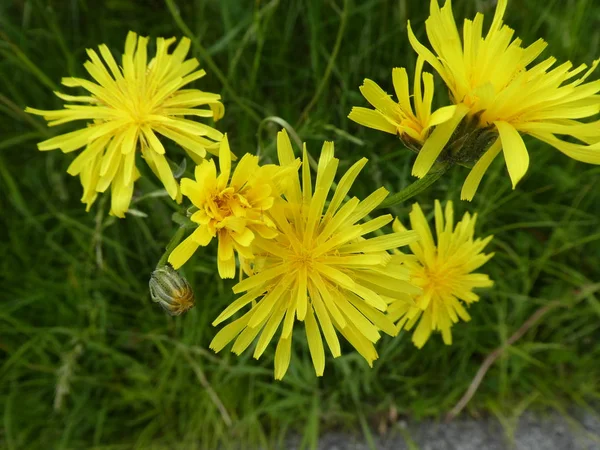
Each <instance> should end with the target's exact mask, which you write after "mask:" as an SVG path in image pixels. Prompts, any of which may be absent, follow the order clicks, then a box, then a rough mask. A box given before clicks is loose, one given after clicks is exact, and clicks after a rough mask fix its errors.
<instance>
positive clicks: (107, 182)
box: [26, 32, 224, 217]
mask: <svg viewBox="0 0 600 450" xmlns="http://www.w3.org/2000/svg"><path fill="white" fill-rule="evenodd" d="M174 42H175V38H171V39H164V38H158V39H157V41H156V56H155V57H154V58H152V59H151V60H150V61H149V62H148V52H147V45H148V38H146V37H138V36H137V35H136V34H135V33H134V32H129V34H128V35H127V40H126V42H125V53H124V54H123V65H122V67H119V66H118V65H117V63H116V61H115V59H114V57H113V55H112V54H111V52H110V50H109V49H108V47H107V46H106V45H101V46H100V47H99V51H100V55H102V58H103V59H104V61H102V59H101V58H100V56H98V53H96V51H94V50H91V49H88V50H87V53H88V56H89V58H90V60H89V61H88V62H86V63H85V64H84V67H85V69H86V70H87V71H88V73H89V74H90V75H91V76H92V78H93V79H94V80H95V81H96V82H93V81H89V80H85V79H82V78H63V79H62V84H63V85H65V86H67V87H82V88H83V89H85V90H86V91H88V92H89V95H85V96H73V95H66V94H62V93H60V92H55V94H56V95H57V96H58V97H60V98H61V99H62V100H64V101H66V102H73V103H81V104H71V103H69V104H66V105H65V109H61V110H56V111H43V110H39V109H34V108H27V109H26V111H27V112H29V113H32V114H38V115H41V116H43V117H44V118H45V119H46V120H47V121H49V122H48V125H49V126H54V125H60V124H63V123H66V122H71V121H76V120H86V121H90V122H91V123H89V124H88V125H87V126H86V127H85V128H83V129H81V130H77V131H73V132H70V133H66V134H62V135H59V136H56V137H53V138H51V139H48V140H46V141H44V142H40V143H39V144H38V148H39V149H40V150H44V151H45V150H54V149H61V150H62V151H63V152H64V153H69V152H72V151H74V150H77V149H80V148H82V147H85V149H84V150H83V151H82V152H81V153H80V154H79V155H78V156H77V158H75V160H73V162H72V163H71V165H70V166H69V168H68V169H67V172H68V173H69V174H71V175H80V178H81V184H82V185H83V197H82V199H81V200H82V202H84V203H86V204H87V210H89V208H90V207H91V205H92V203H93V202H94V201H95V199H96V197H97V195H98V193H99V192H105V191H106V189H107V188H108V186H111V194H112V198H111V213H112V214H114V215H116V216H118V217H124V214H125V212H126V211H127V209H128V208H129V204H130V202H131V197H132V195H133V184H134V181H135V180H136V179H137V178H138V177H139V172H138V170H137V168H136V163H135V159H136V153H137V152H136V150H137V149H138V148H139V149H140V151H141V154H142V156H143V157H144V159H145V160H146V163H147V164H148V165H149V166H150V168H151V169H152V171H153V172H154V173H155V174H156V176H157V177H158V178H159V179H160V180H161V182H162V183H163V185H164V186H165V189H166V190H167V192H168V193H169V195H170V196H171V198H173V199H177V200H178V201H179V200H180V198H181V194H180V192H179V186H178V184H177V181H176V180H175V178H174V177H173V173H172V172H171V168H170V167H169V163H168V162H167V159H166V158H165V148H164V146H163V144H162V143H161V141H160V139H159V138H158V136H157V134H158V135H161V136H163V137H166V138H168V139H171V140H173V141H175V142H176V143H177V144H179V145H180V146H181V147H183V148H184V149H185V150H186V151H187V153H188V154H189V155H190V157H191V158H192V159H193V160H194V161H196V162H199V161H201V160H202V158H204V156H205V155H206V152H207V151H210V152H214V151H216V148H217V145H218V144H217V142H218V141H219V140H220V139H221V137H222V134H221V133H220V132H219V131H217V130H215V129H214V128H211V127H209V126H207V125H204V124H202V123H199V122H195V121H193V120H189V119H185V118H184V117H185V116H198V117H213V118H214V119H215V120H218V119H220V118H221V117H222V116H223V112H224V109H223V105H222V104H221V103H220V101H219V100H220V96H219V95H218V94H212V93H210V92H202V91H200V90H198V89H182V88H183V87H184V86H185V85H187V84H189V83H191V82H192V81H194V80H197V79H199V78H201V77H203V76H204V75H205V72H204V70H197V68H198V65H199V63H198V61H197V60H196V59H188V60H186V59H185V57H186V55H187V53H188V51H189V48H190V40H189V39H187V38H183V39H182V40H181V41H180V42H179V44H178V45H177V47H176V48H175V50H174V51H173V53H168V50H169V47H170V46H171V45H172V44H173V43H174ZM107 67H108V69H107ZM202 105H207V106H208V108H207V109H200V108H197V107H198V106H202Z"/></svg>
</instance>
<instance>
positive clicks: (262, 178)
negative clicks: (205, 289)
mask: <svg viewBox="0 0 600 450" xmlns="http://www.w3.org/2000/svg"><path fill="white" fill-rule="evenodd" d="M219 168H220V174H219V175H218V176H217V169H216V166H215V162H214V161H213V160H212V159H211V160H210V161H203V162H202V163H201V164H200V165H198V166H196V171H195V178H196V180H195V181H194V180H191V179H189V178H184V179H182V180H181V192H182V193H183V195H185V196H186V197H189V199H190V200H191V202H192V204H193V205H194V207H195V208H197V211H195V212H194V213H193V214H192V216H191V220H192V222H195V223H197V224H198V227H197V228H196V230H194V232H193V233H192V234H191V235H190V236H189V237H188V238H187V239H185V240H184V241H183V242H182V243H181V244H179V245H178V246H177V247H176V248H175V249H174V250H173V252H171V254H170V255H169V263H170V264H171V265H172V266H173V267H174V268H175V269H178V268H179V267H181V266H182V265H183V264H184V263H185V262H186V261H187V260H188V259H190V258H191V256H192V255H193V254H194V252H195V251H196V250H197V249H198V247H199V246H206V245H208V244H209V243H210V242H211V240H212V239H213V238H214V237H217V239H218V241H219V248H218V256H217V265H218V270H219V275H220V276H221V278H233V277H234V276H235V252H237V253H238V254H239V255H240V256H241V257H242V259H252V258H253V257H254V255H253V252H252V247H251V244H252V242H253V241H254V239H255V236H256V235H257V234H258V235H259V236H262V237H263V238H264V239H272V238H273V237H275V236H276V234H277V231H276V227H275V224H274V223H273V221H272V220H271V219H270V218H269V216H268V215H267V211H269V209H271V207H272V206H273V203H274V201H275V197H277V196H279V195H280V192H279V191H280V189H281V185H282V184H284V181H285V178H286V176H289V175H290V173H291V171H292V170H297V168H298V165H297V164H294V161H291V162H290V163H289V164H287V165H286V167H279V166H276V165H274V164H268V165H264V166H259V165H258V157H257V156H255V155H251V154H249V153H247V154H245V155H244V156H243V158H242V159H241V160H240V161H239V163H238V164H237V166H236V168H235V170H234V171H233V175H231V151H230V149H229V142H228V140H227V135H225V136H224V137H223V139H222V140H221V145H220V149H219ZM230 176H231V179H230Z"/></svg>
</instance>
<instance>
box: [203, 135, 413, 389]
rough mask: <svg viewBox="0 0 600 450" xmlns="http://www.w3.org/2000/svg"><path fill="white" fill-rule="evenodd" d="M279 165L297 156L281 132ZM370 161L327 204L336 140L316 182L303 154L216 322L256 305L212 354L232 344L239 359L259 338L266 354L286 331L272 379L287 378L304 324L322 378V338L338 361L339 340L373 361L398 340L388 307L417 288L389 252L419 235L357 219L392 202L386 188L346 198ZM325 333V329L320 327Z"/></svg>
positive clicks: (225, 332)
mask: <svg viewBox="0 0 600 450" xmlns="http://www.w3.org/2000/svg"><path fill="white" fill-rule="evenodd" d="M277 152H278V155H279V163H280V164H281V165H288V164H291V163H292V162H293V161H294V152H293V150H292V146H291V143H290V141H289V138H288V136H287V133H286V132H285V131H281V132H280V133H279V135H278V139H277ZM366 162H367V160H366V159H365V158H363V159H361V160H360V161H358V162H357V163H355V164H354V165H353V166H352V167H350V169H348V171H347V172H346V173H345V174H344V175H343V176H342V178H341V180H340V182H339V184H338V185H337V187H336V188H335V191H334V193H333V196H332V197H331V200H330V201H329V204H328V205H327V206H326V202H327V199H328V198H329V192H330V190H331V187H332V183H333V181H334V177H335V174H336V171H337V168H338V163H339V160H338V159H337V158H335V157H334V149H333V143H331V142H326V143H325V144H324V146H323V150H322V151H321V156H320V158H319V162H318V167H317V174H316V180H315V183H314V188H313V183H312V177H311V173H310V165H309V159H308V155H307V151H306V148H305V149H304V153H303V157H302V169H301V170H302V173H301V177H300V178H301V180H302V183H300V180H299V179H298V177H297V176H294V177H293V178H292V179H291V180H290V182H289V183H288V184H287V185H286V186H285V187H284V190H283V197H278V198H276V199H275V202H274V203H273V207H272V208H270V209H269V210H268V211H266V212H265V214H266V215H268V216H269V217H270V218H271V220H272V222H273V223H274V224H275V226H276V229H277V234H276V235H275V236H274V237H273V238H272V239H269V238H268V237H265V236H257V237H256V238H255V239H254V241H253V247H254V254H255V258H254V259H252V261H251V264H250V265H249V268H248V275H249V277H248V278H246V279H245V280H243V281H241V282H240V283H238V284H236V285H235V286H234V287H233V291H234V292H235V293H236V294H239V293H243V295H242V296H241V297H239V298H238V299H237V300H235V301H234V302H233V303H232V304H231V305H230V306H229V307H228V308H227V309H226V310H225V311H223V313H222V314H221V315H220V316H219V317H217V319H216V320H215V321H214V322H213V325H218V324H220V323H221V322H223V321H225V320H227V319H229V318H231V317H232V316H233V315H234V314H235V313H237V312H238V311H239V310H240V309H241V308H244V307H245V306H247V305H250V304H252V305H251V307H250V308H249V310H248V311H246V312H245V313H244V314H243V315H242V316H241V317H239V318H237V319H235V320H234V321H233V322H231V323H229V324H228V325H227V326H225V327H224V328H223V329H222V330H221V331H220V332H219V333H218V334H217V335H216V336H215V338H214V339H213V341H212V343H211V345H210V346H211V348H212V349H214V350H215V351H220V350H221V349H222V348H223V347H224V346H225V345H227V344H228V343H229V342H231V341H232V340H234V339H235V342H234V344H233V347H232V351H233V352H235V353H237V354H239V353H241V352H243V351H244V350H245V349H246V348H247V347H248V345H249V344H250V343H251V342H252V341H253V340H254V339H255V338H256V337H257V336H258V335H259V333H260V337H259V339H258V343H257V345H256V348H255V350H254V357H255V358H259V357H260V356H261V355H262V353H263V352H264V351H265V349H266V347H267V345H268V344H269V342H270V341H271V340H272V339H273V336H274V335H275V333H276V332H277V330H278V329H279V328H280V327H281V332H280V336H279V343H278V344H277V350H276V352H275V378H277V379H281V378H282V377H283V376H284V375H285V373H286V371H287V368H288V365H289V362H290V356H291V343H292V329H293V327H294V323H295V322H296V321H300V322H304V327H305V331H306V338H307V341H308V347H309V350H310V354H311V357H312V360H313V363H314V367H315V371H316V374H317V375H322V374H323V370H324V367H325V353H324V347H323V339H322V336H323V337H324V338H325V342H327V346H328V348H329V350H330V352H331V354H332V356H333V357H334V358H335V357H338V356H340V355H341V347H340V342H339V339H338V333H339V334H341V335H342V336H343V337H344V338H345V339H346V340H347V341H348V342H349V343H350V344H351V345H352V346H353V347H354V348H355V349H356V350H357V351H358V352H359V353H360V354H361V355H362V356H363V358H365V359H366V360H367V362H368V363H369V365H371V364H372V363H373V361H374V360H375V359H377V352H376V350H375V347H374V346H373V344H374V343H375V342H377V341H378V340H379V338H380V331H383V332H384V333H386V334H389V335H395V334H396V329H395V327H394V324H393V323H392V321H391V320H390V319H389V318H388V317H387V316H386V315H385V314H384V311H385V310H386V309H387V304H388V303H389V302H390V301H397V302H407V303H408V304H409V305H412V304H413V302H412V299H411V297H410V295H415V294H418V293H419V292H420V289H418V288H416V287H415V286H413V285H412V284H411V283H410V282H409V281H408V279H409V271H408V270H407V269H406V268H405V267H403V266H402V257H397V256H395V255H391V254H390V253H389V252H388V250H392V249H395V248H397V247H399V246H404V245H407V244H410V243H413V242H415V241H416V238H417V236H416V233H415V232H414V231H405V230H402V231H397V232H392V233H389V234H382V235H379V236H376V237H369V238H367V237H365V236H366V235H368V234H370V233H373V232H376V231H378V230H380V229H381V228H382V227H383V226H385V225H386V224H388V223H390V222H391V221H392V216H391V215H384V216H379V217H376V218H373V219H370V220H368V221H366V222H364V223H360V222H361V220H362V219H364V218H365V217H366V216H367V215H368V214H369V213H370V212H371V211H373V210H374V209H375V208H376V207H377V206H378V205H379V203H380V202H381V201H382V200H383V199H384V198H385V197H386V196H387V191H386V190H385V189H383V188H380V189H378V190H377V191H375V192H373V193H372V194H371V195H370V196H368V197H367V198H365V199H363V200H362V201H361V200H359V199H358V198H356V197H353V198H351V199H349V200H345V198H346V196H347V194H348V192H349V190H350V188H351V186H352V184H353V182H354V180H355V179H356V177H357V176H358V174H359V172H360V171H361V169H362V168H363V167H364V166H365V164H366ZM319 329H320V330H321V331H319Z"/></svg>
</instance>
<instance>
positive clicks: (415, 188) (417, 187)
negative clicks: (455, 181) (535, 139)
mask: <svg viewBox="0 0 600 450" xmlns="http://www.w3.org/2000/svg"><path fill="white" fill-rule="evenodd" d="M449 167H450V165H449V164H444V165H441V166H439V167H438V170H437V171H435V172H429V173H428V174H427V175H425V176H424V177H423V178H420V179H418V180H417V181H414V182H412V183H411V184H409V185H408V186H406V187H405V188H404V189H402V190H401V191H400V192H397V193H395V194H393V195H391V196H389V197H388V198H386V199H385V200H384V201H383V202H381V204H380V205H379V206H378V207H377V209H381V208H389V207H390V206H394V205H397V204H398V203H402V202H405V201H406V200H408V199H410V198H412V197H414V196H415V195H417V194H420V193H421V192H423V191H424V190H425V189H427V188H429V187H430V186H431V185H432V184H433V183H435V182H436V181H437V180H438V179H439V178H440V177H441V176H442V175H444V173H446V171H447V170H448V168H449Z"/></svg>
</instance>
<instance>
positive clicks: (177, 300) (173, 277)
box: [149, 264, 194, 316]
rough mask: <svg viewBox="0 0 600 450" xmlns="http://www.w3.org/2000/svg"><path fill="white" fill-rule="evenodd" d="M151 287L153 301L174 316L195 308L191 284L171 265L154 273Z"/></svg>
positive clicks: (151, 278) (150, 283)
mask: <svg viewBox="0 0 600 450" xmlns="http://www.w3.org/2000/svg"><path fill="white" fill-rule="evenodd" d="M149 286H150V296H151V297H152V301H154V302H156V303H158V304H159V305H160V306H162V308H163V309H164V310H165V311H166V312H168V313H169V314H170V315H172V316H178V315H180V314H182V313H184V312H186V311H188V310H189V309H191V308H193V307H194V291H193V290H192V288H191V287H190V284H189V283H188V282H187V280H186V279H185V278H184V277H182V276H181V275H180V274H179V273H178V272H177V271H176V270H175V269H173V267H171V266H170V265H169V264H167V265H165V266H162V267H159V268H158V269H156V270H155V271H154V272H152V275H151V276H150V282H149Z"/></svg>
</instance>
